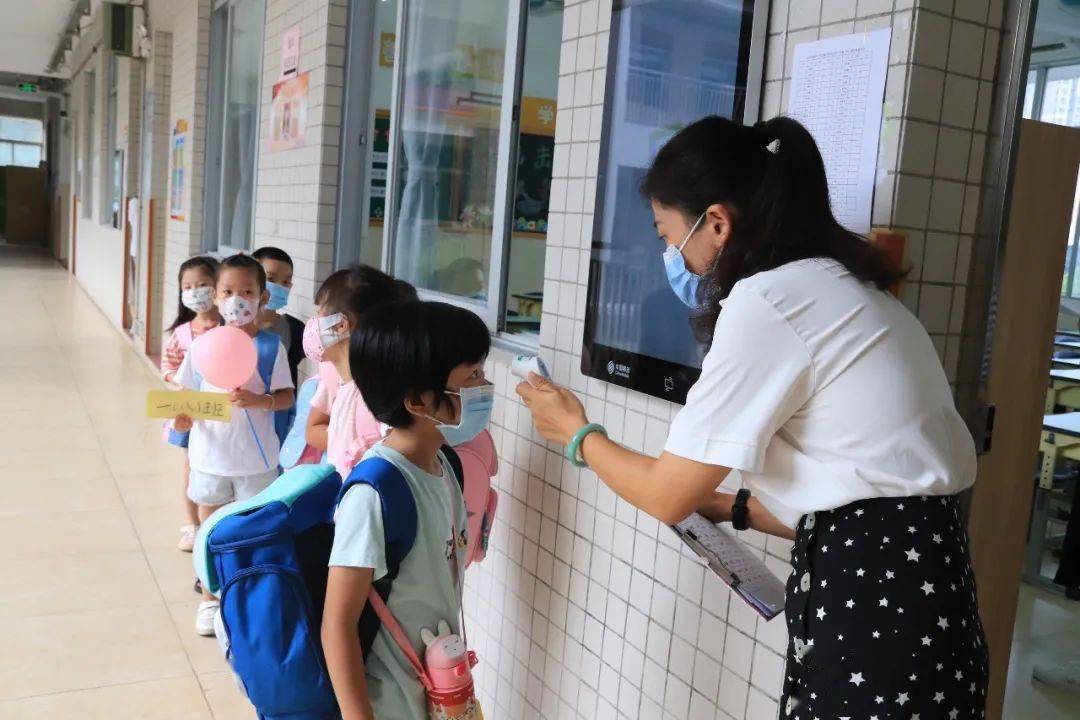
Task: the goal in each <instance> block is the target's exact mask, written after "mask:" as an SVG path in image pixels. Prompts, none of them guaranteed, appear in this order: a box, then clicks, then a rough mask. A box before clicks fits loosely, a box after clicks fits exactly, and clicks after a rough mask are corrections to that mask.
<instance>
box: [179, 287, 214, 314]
mask: <svg viewBox="0 0 1080 720" xmlns="http://www.w3.org/2000/svg"><path fill="white" fill-rule="evenodd" d="M213 292H214V291H213V289H212V288H209V287H197V288H189V289H187V290H184V291H183V292H181V293H180V302H181V303H183V304H184V307H186V308H187V309H188V310H190V311H192V312H197V313H201V312H206V311H207V310H209V309H210V308H212V307H214V298H213V297H211V295H213Z"/></svg>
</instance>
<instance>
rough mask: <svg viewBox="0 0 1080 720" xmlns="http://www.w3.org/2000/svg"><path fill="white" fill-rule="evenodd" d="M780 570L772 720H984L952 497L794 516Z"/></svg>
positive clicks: (981, 643)
mask: <svg viewBox="0 0 1080 720" xmlns="http://www.w3.org/2000/svg"><path fill="white" fill-rule="evenodd" d="M791 565H792V573H791V576H790V578H789V579H788V583H787V604H786V614H787V624H788V635H789V640H788V651H787V667H786V671H785V673H786V679H785V683H784V695H783V697H782V698H781V701H780V715H781V718H792V719H793V720H815V719H819V720H826V718H828V719H829V720H835V719H841V720H842V719H843V718H850V720H939V719H940V720H972V719H973V718H982V717H984V716H985V706H986V686H987V681H988V663H987V648H986V638H985V636H984V635H983V630H982V624H981V622H980V621H979V608H978V601H977V599H976V595H975V577H974V575H973V573H972V570H971V560H970V556H969V554H968V543H967V534H966V533H965V531H964V528H963V524H962V523H961V521H960V513H959V505H958V503H957V500H956V498H955V497H953V496H947V497H908V498H873V499H869V500H860V501H857V502H854V503H851V504H849V505H845V506H844V507H841V508H837V509H836V510H831V511H824V512H817V513H812V514H809V515H804V516H803V518H802V519H801V520H800V522H799V526H798V528H797V531H796V538H795V545H794V547H793V548H792V551H791Z"/></svg>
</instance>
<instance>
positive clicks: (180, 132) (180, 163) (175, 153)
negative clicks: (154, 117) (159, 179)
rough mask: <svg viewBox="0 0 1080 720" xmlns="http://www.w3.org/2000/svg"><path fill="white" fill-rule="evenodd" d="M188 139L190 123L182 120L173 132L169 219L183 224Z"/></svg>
mask: <svg viewBox="0 0 1080 720" xmlns="http://www.w3.org/2000/svg"><path fill="white" fill-rule="evenodd" d="M187 137H188V121H187V120H185V119H183V118H181V119H179V120H177V121H176V126H175V127H174V128H173V132H172V158H171V160H170V162H169V167H170V168H172V171H171V172H170V173H169V217H170V218H172V219H173V220H179V221H181V222H183V221H184V219H185V218H186V216H185V214H184V183H186V182H187Z"/></svg>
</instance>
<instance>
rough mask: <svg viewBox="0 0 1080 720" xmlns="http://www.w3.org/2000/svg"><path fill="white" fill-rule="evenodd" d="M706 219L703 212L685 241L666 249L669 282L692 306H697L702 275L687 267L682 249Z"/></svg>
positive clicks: (665, 262)
mask: <svg viewBox="0 0 1080 720" xmlns="http://www.w3.org/2000/svg"><path fill="white" fill-rule="evenodd" d="M704 219H705V213H701V217H699V218H698V219H697V222H696V223H694V227H692V228H690V232H688V233H687V234H686V237H685V238H683V241H682V242H681V243H679V244H678V245H668V246H667V248H666V249H665V250H664V270H665V271H666V272H667V279H668V284H670V285H671V289H672V290H673V291H674V292H675V296H676V297H678V298H679V299H680V300H682V302H683V305H686V306H687V307H690V308H693V307H697V291H698V285H699V284H700V283H701V276H700V275H695V274H694V273H692V272H690V269H689V268H688V267H686V261H685V260H684V259H683V254H682V249H683V248H684V247H686V243H688V242H689V241H690V237H691V236H692V235H693V234H694V233H695V232H696V231H697V229H698V225H700V224H701V221H702V220H704Z"/></svg>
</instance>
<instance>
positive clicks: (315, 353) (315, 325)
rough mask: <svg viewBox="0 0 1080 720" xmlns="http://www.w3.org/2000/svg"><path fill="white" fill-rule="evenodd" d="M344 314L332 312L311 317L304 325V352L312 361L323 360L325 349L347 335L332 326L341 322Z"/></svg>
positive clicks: (347, 335)
mask: <svg viewBox="0 0 1080 720" xmlns="http://www.w3.org/2000/svg"><path fill="white" fill-rule="evenodd" d="M344 319H345V316H344V315H342V314H341V313H334V314H333V315H327V316H325V317H313V318H311V319H310V320H308V321H307V324H305V325H304V354H305V355H307V357H308V359H309V360H311V361H312V362H317V363H319V362H323V360H324V359H325V355H326V349H327V348H331V347H333V346H334V345H337V344H338V343H339V342H341V341H342V340H344V339H346V338H347V337H349V334H348V333H346V332H337V331H336V330H334V326H336V325H339V324H341V321H342V320H344Z"/></svg>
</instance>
